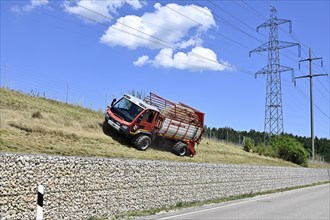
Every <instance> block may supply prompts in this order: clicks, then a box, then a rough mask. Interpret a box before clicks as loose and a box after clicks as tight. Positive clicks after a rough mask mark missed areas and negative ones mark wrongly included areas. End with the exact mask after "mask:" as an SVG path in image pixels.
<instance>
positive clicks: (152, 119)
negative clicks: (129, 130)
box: [138, 109, 158, 133]
mask: <svg viewBox="0 0 330 220" xmlns="http://www.w3.org/2000/svg"><path fill="white" fill-rule="evenodd" d="M157 116H158V112H157V111H154V110H151V109H147V110H145V112H143V113H142V115H141V116H140V118H141V119H140V120H139V122H138V125H139V128H140V129H144V130H147V131H149V132H150V133H153V132H154V128H155V125H156V118H157Z"/></svg>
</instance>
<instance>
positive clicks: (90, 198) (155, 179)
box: [0, 154, 330, 219]
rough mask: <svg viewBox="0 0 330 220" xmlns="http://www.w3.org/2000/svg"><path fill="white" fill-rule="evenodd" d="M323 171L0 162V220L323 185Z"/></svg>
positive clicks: (36, 158)
mask: <svg viewBox="0 0 330 220" xmlns="http://www.w3.org/2000/svg"><path fill="white" fill-rule="evenodd" d="M329 178H330V177H329V170H326V169H307V168H292V167H291V168H290V167H269V166H252V165H230V164H206V163H178V162H169V161H147V160H129V159H111V158H92V157H62V156H48V155H20V154H0V219H35V218H36V207H37V202H36V201H37V188H38V185H39V184H42V185H43V186H44V189H45V192H44V207H43V211H44V219H88V218H89V217H91V216H102V215H104V216H112V215H115V214H119V213H123V212H126V211H132V210H142V209H150V208H157V207H164V206H170V205H175V204H177V203H178V202H192V201H200V200H207V199H214V198H221V197H227V196H232V195H238V194H247V193H255V192H262V191H268V190H273V189H280V188H286V187H294V186H299V185H306V184H311V183H317V182H321V181H322V182H323V181H329Z"/></svg>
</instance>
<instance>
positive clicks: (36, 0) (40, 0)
mask: <svg viewBox="0 0 330 220" xmlns="http://www.w3.org/2000/svg"><path fill="white" fill-rule="evenodd" d="M47 4H48V0H31V1H30V3H29V4H27V5H24V6H22V7H19V6H17V5H14V6H13V7H12V8H11V11H12V12H14V13H17V14H21V13H24V12H29V11H32V10H33V9H35V8H37V7H40V6H45V5H47Z"/></svg>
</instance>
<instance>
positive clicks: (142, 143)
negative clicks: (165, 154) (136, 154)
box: [132, 135, 151, 150]
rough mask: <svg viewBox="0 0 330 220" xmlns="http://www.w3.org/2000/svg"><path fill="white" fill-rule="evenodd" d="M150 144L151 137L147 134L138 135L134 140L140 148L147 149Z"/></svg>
mask: <svg viewBox="0 0 330 220" xmlns="http://www.w3.org/2000/svg"><path fill="white" fill-rule="evenodd" d="M150 144H151V138H150V137H149V136H147V135H138V136H136V137H134V138H133V140H132V145H133V146H134V147H135V148H136V149H138V150H147V148H148V147H149V146H150Z"/></svg>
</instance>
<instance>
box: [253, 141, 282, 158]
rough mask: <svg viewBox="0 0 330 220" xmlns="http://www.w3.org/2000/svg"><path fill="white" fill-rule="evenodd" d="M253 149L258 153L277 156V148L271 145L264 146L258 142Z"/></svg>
mask: <svg viewBox="0 0 330 220" xmlns="http://www.w3.org/2000/svg"><path fill="white" fill-rule="evenodd" d="M254 151H255V152H256V153H258V154H259V155H264V156H267V157H277V149H276V148H275V147H273V146H271V145H268V146H266V145H265V144H258V145H257V146H256V147H255V148H254Z"/></svg>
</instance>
